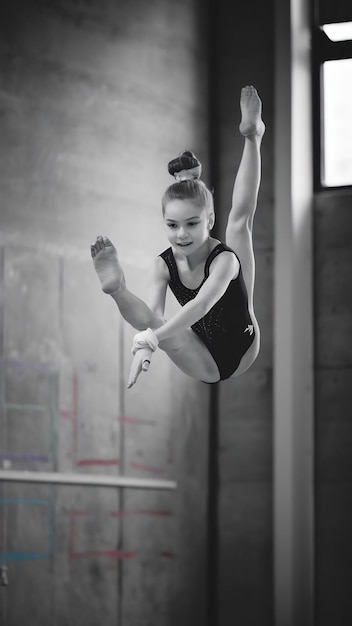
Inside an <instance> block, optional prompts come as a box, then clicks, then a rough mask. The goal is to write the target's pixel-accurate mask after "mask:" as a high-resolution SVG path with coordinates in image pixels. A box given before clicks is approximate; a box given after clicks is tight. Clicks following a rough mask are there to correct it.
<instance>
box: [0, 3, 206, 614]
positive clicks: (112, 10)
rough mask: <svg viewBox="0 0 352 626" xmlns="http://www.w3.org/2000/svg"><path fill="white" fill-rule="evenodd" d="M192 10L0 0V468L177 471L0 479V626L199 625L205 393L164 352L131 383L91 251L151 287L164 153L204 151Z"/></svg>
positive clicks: (161, 241)
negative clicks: (110, 252)
mask: <svg viewBox="0 0 352 626" xmlns="http://www.w3.org/2000/svg"><path fill="white" fill-rule="evenodd" d="M198 8H199V7H198V3H197V2H196V0H194V1H191V2H189V0H183V1H181V2H178V3H177V4H175V3H173V2H169V1H168V0H167V1H165V0H151V2H148V3H146V2H142V1H139V0H132V1H131V0H128V1H127V0H122V1H121V2H119V3H115V2H113V1H110V0H76V1H65V0H56V1H54V2H49V3H48V2H43V1H40V0H38V1H34V2H30V3H28V2H26V1H24V0H23V1H21V0H15V1H14V2H7V3H6V2H5V3H2V7H1V15H0V28H1V36H0V64H1V65H0V80H1V92H0V107H1V122H0V123H1V143H2V146H1V163H0V187H1V225H0V226H1V241H0V244H1V257H0V258H1V294H2V296H1V297H2V299H1V346H0V347H1V363H0V364H1V433H0V437H1V461H2V463H3V467H7V468H11V469H19V470H26V469H27V470H35V471H38V472H41V471H43V470H45V471H61V472H68V473H77V472H86V473H90V474H108V475H115V474H117V473H120V474H122V475H129V476H142V477H146V478H155V477H159V478H173V479H175V480H177V481H178V482H179V485H180V486H179V489H178V491H177V493H176V494H171V493H166V492H165V493H161V492H153V491H148V492H143V491H132V490H125V491H123V492H121V491H118V490H114V489H105V488H99V489H97V488H90V487H89V488H88V487H87V488H77V487H64V486H62V487H61V486H60V487H57V488H50V487H48V486H41V487H38V486H36V485H24V484H22V485H21V484H11V485H10V484H7V483H2V484H1V493H0V500H1V501H0V506H1V519H2V520H3V522H4V524H3V526H2V532H1V554H2V562H3V563H6V564H7V565H8V575H9V586H8V587H7V588H5V587H2V588H1V595H2V598H1V603H0V605H1V608H0V612H1V613H0V615H1V623H2V624H4V626H15V625H17V624H19V623H22V622H25V621H26V622H30V623H31V624H34V623H35V624H37V625H38V626H39V624H45V625H48V624H50V623H60V624H66V623H67V624H68V623H70V624H72V623H75V624H77V626H78V625H79V624H85V625H87V624H92V625H93V624H94V625H95V624H97V623H98V622H99V621H101V620H102V619H103V621H104V623H105V624H107V625H109V624H114V625H115V624H116V623H118V624H128V626H133V624H138V625H140V624H141V620H142V619H143V623H145V624H151V623H152V624H153V625H157V624H160V625H164V624H165V623H175V624H176V623H177V624H179V623H184V624H192V623H204V612H205V602H206V599H205V593H204V586H205V570H206V568H205V558H206V556H205V555H206V550H205V547H206V546H205V544H206V522H205V520H206V498H207V482H206V479H207V440H208V437H207V435H208V426H207V423H208V422H207V419H208V389H207V387H205V386H204V385H203V384H202V383H199V384H198V383H196V382H194V381H192V380H190V379H186V377H185V376H183V375H182V374H181V373H179V372H178V371H176V368H175V367H174V366H173V365H172V364H171V363H169V361H168V359H167V358H166V356H165V355H163V354H162V353H160V354H157V355H155V359H153V367H152V368H151V370H150V372H149V373H148V375H146V376H145V378H144V379H142V380H141V381H140V382H139V383H138V385H137V386H136V387H135V388H134V389H133V390H131V391H129V392H127V390H126V377H127V374H128V369H129V362H130V345H131V337H132V335H133V331H132V329H130V328H129V327H127V325H125V324H122V323H121V321H120V318H119V316H118V313H117V310H116V307H115V305H114V303H113V302H112V300H111V299H109V298H108V297H105V296H104V295H103V294H102V293H101V291H100V287H99V284H98V280H97V278H96V276H95V273H94V271H93V267H92V262H91V259H90V249H89V247H90V243H91V242H93V241H94V239H95V237H96V235H99V234H108V235H109V236H110V237H111V238H112V240H113V241H114V242H116V244H117V246H118V248H119V252H120V258H121V261H122V263H123V265H124V268H125V271H126V277H127V281H128V283H129V285H130V287H131V290H132V291H136V292H137V293H138V295H140V296H141V297H143V296H145V295H146V293H145V284H146V268H147V265H148V262H149V259H152V257H153V256H154V255H156V254H158V253H159V252H160V251H161V250H163V249H164V248H165V247H167V241H166V238H165V236H164V233H163V227H162V220H161V211H160V197H161V194H162V192H163V190H164V188H165V187H166V185H167V184H168V183H169V176H168V174H167V171H166V164H167V161H168V160H169V159H170V158H172V157H173V156H175V154H177V153H179V152H180V151H181V150H182V149H184V148H187V147H191V148H193V149H194V150H195V151H196V152H197V153H198V154H199V156H200V158H201V159H202V160H204V161H205V162H206V160H207V104H206V103H207V72H206V60H207V56H206V54H205V48H204V45H205V41H204V32H205V28H204V24H203V21H202V19H200V17H199V12H198ZM205 174H206V172H205ZM19 600H20V601H19Z"/></svg>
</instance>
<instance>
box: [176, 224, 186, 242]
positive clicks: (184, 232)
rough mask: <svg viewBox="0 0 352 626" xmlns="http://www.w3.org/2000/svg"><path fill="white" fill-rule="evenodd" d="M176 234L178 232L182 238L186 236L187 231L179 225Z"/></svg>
mask: <svg viewBox="0 0 352 626" xmlns="http://www.w3.org/2000/svg"><path fill="white" fill-rule="evenodd" d="M177 234H178V237H179V238H180V239H182V238H184V237H187V232H186V230H185V229H184V227H183V226H180V228H179V229H178V233H177Z"/></svg>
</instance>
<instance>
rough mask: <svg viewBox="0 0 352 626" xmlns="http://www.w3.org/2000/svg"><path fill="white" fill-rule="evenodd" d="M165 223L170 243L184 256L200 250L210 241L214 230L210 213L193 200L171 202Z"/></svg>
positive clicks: (166, 208) (165, 215) (166, 211)
mask: <svg viewBox="0 0 352 626" xmlns="http://www.w3.org/2000/svg"><path fill="white" fill-rule="evenodd" d="M164 223H165V228H166V233H167V238H168V240H169V242H170V243H171V245H172V246H173V248H174V249H175V250H176V251H177V252H180V253H181V254H183V255H189V254H192V253H193V252H195V251H196V250H198V249H199V248H200V247H201V246H202V245H203V244H204V243H205V242H206V241H207V239H209V231H210V229H211V228H212V218H211V217H209V214H208V211H207V210H206V209H205V208H200V207H198V206H197V205H196V204H194V203H193V202H192V201H191V200H170V201H169V202H168V203H167V205H166V207H165V213H164Z"/></svg>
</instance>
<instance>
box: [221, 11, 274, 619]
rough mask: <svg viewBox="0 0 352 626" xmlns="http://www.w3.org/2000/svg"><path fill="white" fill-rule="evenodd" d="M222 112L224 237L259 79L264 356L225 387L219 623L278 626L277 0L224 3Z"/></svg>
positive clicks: (259, 295)
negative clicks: (247, 112) (244, 95)
mask: <svg viewBox="0 0 352 626" xmlns="http://www.w3.org/2000/svg"><path fill="white" fill-rule="evenodd" d="M214 10H215V11H216V23H217V30H218V37H217V39H216V40H215V43H214V46H215V47H216V64H215V76H214V81H215V86H214V90H213V93H214V94H216V96H215V97H216V100H215V103H214V109H215V110H214V119H215V120H216V124H217V128H218V134H217V136H216V142H217V146H218V158H217V180H216V182H217V186H216V207H217V223H218V231H219V236H220V237H223V235H224V230H225V224H226V220H227V214H228V210H229V208H230V205H231V194H232V186H233V182H234V177H235V174H236V171H237V168H238V165H239V161H240V157H241V153H242V149H243V141H242V137H241V136H240V134H239V133H238V124H239V121H240V112H239V95H240V89H241V87H242V86H244V85H246V84H249V85H251V84H253V85H255V86H256V87H257V89H258V92H259V94H260V96H261V98H262V100H263V115H264V120H265V123H266V128H267V130H266V135H265V137H264V140H263V144H262V155H263V161H262V184H261V190H260V195H259V202H258V209H257V213H256V217H255V222H254V248H255V257H256V272H257V273H256V286H255V297H254V300H255V309H256V313H257V317H258V321H259V324H260V327H261V332H262V345H261V351H260V354H259V357H258V359H257V361H256V363H255V364H254V365H253V366H252V367H251V369H250V370H249V371H248V372H246V373H245V374H244V375H243V376H241V377H239V378H237V379H233V380H229V381H225V382H224V383H221V386H220V389H219V456H218V462H219V480H220V487H219V503H218V504H219V509H218V525H219V578H218V589H219V592H218V593H219V597H218V607H219V608H218V615H219V625H220V626H231V625H232V624H235V623H236V624H237V623H238V624H251V625H253V626H254V625H257V624H258V626H259V624H260V626H264V625H266V624H268V625H270V626H271V625H272V624H273V581H272V336H273V335H272V317H273V312H272V296H273V294H272V281H273V171H272V163H273V99H274V89H273V82H274V67H273V65H274V63H273V39H274V30H273V29H274V25H273V24H274V17H273V14H274V10H273V3H271V2H269V3H261V2H258V1H257V0H250V1H249V2H243V3H236V7H234V4H233V3H231V2H229V1H228V0H222V1H221V2H219V3H218V4H217V9H214Z"/></svg>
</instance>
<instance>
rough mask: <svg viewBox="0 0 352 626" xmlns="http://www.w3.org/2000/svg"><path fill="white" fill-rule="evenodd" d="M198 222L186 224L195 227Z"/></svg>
mask: <svg viewBox="0 0 352 626" xmlns="http://www.w3.org/2000/svg"><path fill="white" fill-rule="evenodd" d="M197 224H198V222H188V226H197Z"/></svg>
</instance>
